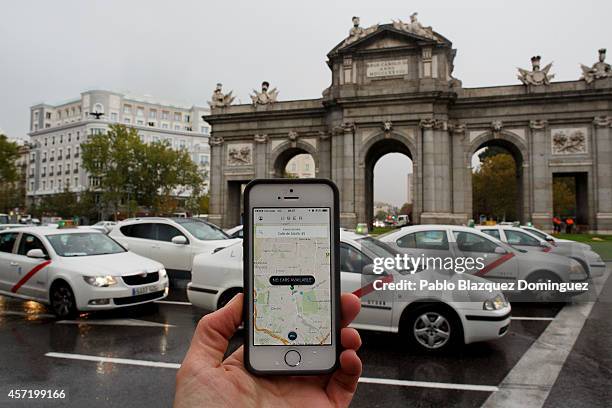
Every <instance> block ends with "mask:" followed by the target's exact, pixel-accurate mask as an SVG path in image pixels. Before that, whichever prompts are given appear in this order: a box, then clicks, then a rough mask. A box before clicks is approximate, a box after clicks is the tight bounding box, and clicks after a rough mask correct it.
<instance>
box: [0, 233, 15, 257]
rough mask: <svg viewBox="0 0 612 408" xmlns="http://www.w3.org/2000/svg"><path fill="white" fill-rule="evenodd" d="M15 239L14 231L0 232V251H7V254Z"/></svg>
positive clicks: (10, 251)
mask: <svg viewBox="0 0 612 408" xmlns="http://www.w3.org/2000/svg"><path fill="white" fill-rule="evenodd" d="M15 241H17V233H16V232H7V233H5V234H0V252H8V253H9V254H10V253H12V252H13V248H14V247H15Z"/></svg>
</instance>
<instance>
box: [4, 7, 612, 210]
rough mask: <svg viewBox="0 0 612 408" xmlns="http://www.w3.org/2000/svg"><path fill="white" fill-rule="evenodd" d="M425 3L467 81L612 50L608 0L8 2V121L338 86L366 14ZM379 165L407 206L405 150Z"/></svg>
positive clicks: (496, 79)
mask: <svg viewBox="0 0 612 408" xmlns="http://www.w3.org/2000/svg"><path fill="white" fill-rule="evenodd" d="M414 11H418V12H419V19H420V21H421V22H422V23H423V24H424V25H426V26H429V25H431V26H432V27H433V29H434V30H436V31H437V32H439V33H440V34H442V35H444V36H445V37H447V38H448V39H449V40H451V41H452V42H453V46H454V47H455V48H457V50H458V51H457V58H456V59H455V72H454V76H455V77H457V78H459V79H461V80H462V81H463V86H464V87H477V86H494V85H503V84H518V83H519V82H518V80H517V79H516V67H517V66H520V67H524V68H528V67H529V66H530V58H531V56H532V55H536V54H538V55H541V56H542V63H543V64H542V65H545V64H547V63H548V62H550V61H554V65H553V68H552V72H554V73H555V74H556V76H555V80H560V81H564V80H575V79H578V77H579V76H580V68H579V65H578V64H579V63H584V64H588V65H591V64H592V63H593V62H594V61H595V60H596V58H597V49H598V48H600V47H608V48H609V49H610V50H611V52H610V53H611V54H612V24H610V22H609V21H610V15H611V13H612V2H609V1H586V0H582V1H580V2H577V1H537V2H536V1H533V0H531V1H519V0H514V1H500V0H497V1H490V0H488V1H469V2H468V1H456V0H455V1H442V0H438V1H435V2H434V1H431V0H429V1H398V0H395V1H384V0H376V1H372V0H369V1H363V0H351V1H329V0H327V1H318V0H310V1H300V2H298V1H287V0H285V1H264V0H257V1H252V0H251V1H233V0H224V1H206V0H193V1H188V0H184V1H182V0H173V1H152V0H147V1H130V0H123V1H115V0H112V1H111V0H106V1H93V0H87V1H77V0H74V1H67V0H54V1H46V0H40V1H31V0H19V1H8V0H4V1H2V2H0V58H1V59H0V129H3V130H4V132H5V133H6V134H8V135H9V136H10V137H25V135H26V133H27V132H28V115H29V110H28V108H29V107H30V106H31V105H33V104H35V103H39V102H43V101H44V102H49V103H55V102H58V101H63V100H67V99H71V98H75V97H78V95H79V93H80V92H82V91H84V90H87V89H92V88H103V89H110V90H116V91H121V92H130V93H132V94H138V95H152V96H154V97H156V98H159V99H164V100H172V101H176V102H182V103H187V104H192V103H193V104H205V102H206V100H208V98H209V96H210V93H211V91H212V89H213V87H214V85H215V83H216V82H219V81H220V82H223V84H224V87H225V89H226V90H230V89H233V90H234V94H235V95H237V96H238V98H239V99H240V100H241V101H242V102H243V103H246V102H248V101H249V98H248V93H249V92H250V91H251V90H252V89H253V88H259V86H260V85H259V84H261V82H262V80H267V81H269V82H270V83H271V84H272V86H274V87H278V89H279V90H280V97H279V98H280V99H281V100H288V99H307V98H318V97H320V96H321V91H322V90H323V89H324V88H325V87H327V86H328V85H329V83H330V71H329V69H328V67H327V66H326V65H325V55H326V54H327V52H328V51H329V50H331V49H332V48H333V47H334V46H335V45H336V44H337V43H338V42H340V41H341V40H342V39H343V38H344V37H346V35H347V32H348V30H349V28H350V27H351V17H352V16H353V15H358V16H360V17H361V23H362V26H369V25H371V24H374V23H387V22H390V20H391V19H392V18H401V19H402V20H408V19H409V15H410V14H411V13H412V12H414ZM378 169H379V171H377V177H376V178H377V179H378V178H379V177H380V175H379V173H381V174H383V175H384V176H385V178H388V177H387V176H395V175H402V176H401V180H398V182H397V183H392V184H393V185H391V183H385V184H386V185H388V188H385V187H386V186H380V188H377V197H376V199H377V200H382V201H388V202H391V203H394V204H401V203H402V202H403V198H405V196H406V192H405V184H406V183H405V174H406V173H407V172H408V170H405V160H404V161H402V160H400V159H393V158H388V159H387V160H385V162H384V163H382V162H381V164H380V166H378ZM378 184H380V183H378ZM401 188H403V189H404V191H403V192H402V191H401Z"/></svg>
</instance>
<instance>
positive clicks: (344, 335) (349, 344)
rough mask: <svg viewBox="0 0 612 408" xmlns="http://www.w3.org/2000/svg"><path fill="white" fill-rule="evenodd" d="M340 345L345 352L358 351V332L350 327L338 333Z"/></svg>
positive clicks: (359, 342)
mask: <svg viewBox="0 0 612 408" xmlns="http://www.w3.org/2000/svg"><path fill="white" fill-rule="evenodd" d="M340 343H342V347H343V348H344V349H345V350H355V351H357V350H359V347H361V336H359V332H358V331H357V330H355V329H353V328H351V327H345V328H344V329H342V331H341V332H340Z"/></svg>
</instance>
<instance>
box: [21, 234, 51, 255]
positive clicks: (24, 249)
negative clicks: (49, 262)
mask: <svg viewBox="0 0 612 408" xmlns="http://www.w3.org/2000/svg"><path fill="white" fill-rule="evenodd" d="M32 249H40V250H42V251H43V254H45V255H47V256H48V253H47V250H46V249H45V246H44V245H43V243H42V242H41V241H40V239H38V238H36V237H35V236H34V235H31V234H23V236H22V237H21V240H20V241H19V250H18V251H17V253H18V254H19V255H23V256H26V255H27V254H28V252H29V251H31V250H32Z"/></svg>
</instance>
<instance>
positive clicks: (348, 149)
mask: <svg viewBox="0 0 612 408" xmlns="http://www.w3.org/2000/svg"><path fill="white" fill-rule="evenodd" d="M342 131H343V132H342V133H343V135H342V139H343V143H342V145H343V150H342V155H343V157H344V158H349V160H343V163H342V182H341V184H340V185H338V188H339V189H340V226H342V227H344V228H355V227H356V224H357V214H356V212H355V171H356V166H357V164H356V163H355V160H354V157H355V154H356V152H355V125H354V124H353V123H344V124H343V125H342Z"/></svg>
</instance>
